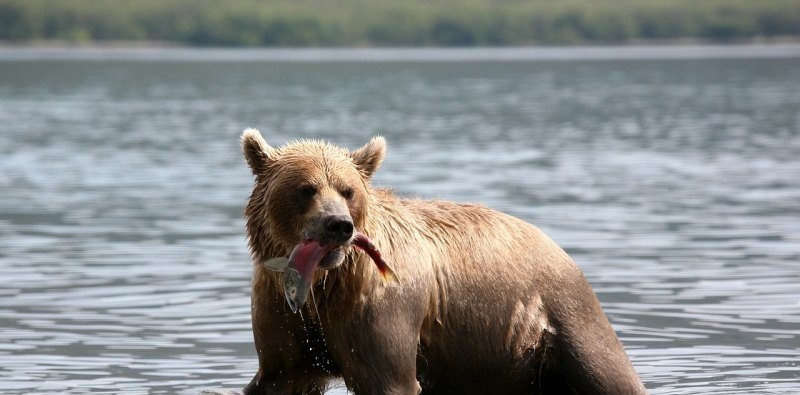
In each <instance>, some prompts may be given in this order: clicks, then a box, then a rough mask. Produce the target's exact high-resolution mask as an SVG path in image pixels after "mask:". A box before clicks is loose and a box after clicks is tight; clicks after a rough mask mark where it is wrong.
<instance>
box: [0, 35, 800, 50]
mask: <svg viewBox="0 0 800 395" xmlns="http://www.w3.org/2000/svg"><path fill="white" fill-rule="evenodd" d="M786 44H798V45H800V36H772V37H766V36H759V37H753V38H748V39H739V40H730V41H719V40H709V39H703V38H694V37H688V38H676V39H637V38H633V39H630V40H625V41H609V42H604V41H595V42H583V43H577V44H573V45H547V44H536V43H530V44H524V43H523V44H520V45H497V46H480V45H477V46H432V45H431V46H373V45H351V46H295V47H292V46H213V45H209V46H204V45H190V44H186V43H183V42H180V41H150V40H107V41H105V40H94V41H68V40H21V41H9V40H0V49H9V48H41V49H79V48H91V49H128V48H142V49H156V48H187V49H292V50H296V49H469V48H498V49H499V48H579V47H580V48H583V47H600V48H603V47H613V48H618V47H642V46H646V47H686V46H698V47H701V46H746V45H753V46H756V45H763V46H772V45H786Z"/></svg>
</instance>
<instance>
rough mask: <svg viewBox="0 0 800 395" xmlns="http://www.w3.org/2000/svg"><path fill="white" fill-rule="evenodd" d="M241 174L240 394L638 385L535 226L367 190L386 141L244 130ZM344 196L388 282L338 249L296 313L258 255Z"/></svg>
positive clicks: (482, 210) (589, 294)
mask: <svg viewBox="0 0 800 395" xmlns="http://www.w3.org/2000/svg"><path fill="white" fill-rule="evenodd" d="M241 143H242V149H243V151H244V156H245V158H246V160H247V163H248V164H249V166H250V168H251V169H252V171H253V174H254V175H255V186H254V189H253V192H252V194H251V196H250V199H249V202H248V204H247V207H246V209H245V217H246V221H247V234H248V241H249V245H250V250H251V255H252V259H253V268H254V271H253V284H252V285H253V288H252V324H253V334H254V338H255V344H256V351H257V353H258V360H259V369H258V372H257V373H256V375H255V377H254V378H253V380H252V381H251V383H250V384H249V385H248V386H247V387H246V388H245V393H247V394H321V393H324V392H325V390H326V389H327V387H328V385H329V383H330V382H331V380H333V379H336V378H342V379H344V382H345V384H346V385H347V387H348V388H349V389H350V390H351V391H353V392H354V393H356V394H409V395H411V394H417V393H419V391H422V393H424V394H490V393H497V394H500V393H502V394H532V393H553V394H560V393H579V394H642V393H646V390H645V388H644V386H643V385H642V383H641V381H640V380H639V377H638V375H637V374H636V372H635V371H634V369H633V366H632V365H631V363H630V361H629V359H628V357H627V355H626V354H625V351H624V350H623V348H622V345H621V344H620V341H619V339H618V338H617V336H616V334H615V333H614V330H613V329H612V327H611V325H610V324H609V321H608V319H607V318H606V316H605V314H604V313H603V310H602V309H601V307H600V304H599V302H598V300H597V297H596V296H595V294H594V292H593V291H592V289H591V287H590V285H589V283H588V282H587V281H586V279H585V278H584V276H583V274H582V273H581V271H580V269H579V268H578V267H577V266H576V265H575V263H574V262H573V261H572V259H571V258H570V257H569V256H568V255H567V254H566V253H565V252H564V251H563V250H562V249H561V248H560V247H558V246H557V245H556V244H555V243H554V242H553V241H552V240H551V239H550V238H549V237H547V236H546V235H545V234H544V233H542V232H541V231H540V230H539V229H538V228H536V227H534V226H533V225H530V224H528V223H526V222H524V221H522V220H519V219H517V218H514V217H511V216H509V215H506V214H503V213H500V212H497V211H494V210H491V209H489V208H486V207H483V206H480V205H473V204H456V203H451V202H447V201H431V200H421V199H404V198H400V197H397V196H395V195H394V194H393V193H392V192H390V191H388V190H383V189H375V188H373V187H372V186H371V185H370V180H371V178H372V176H373V174H374V173H375V171H376V170H377V169H378V167H380V165H381V163H382V161H383V159H384V155H385V151H386V142H385V140H384V139H383V138H381V137H375V138H373V139H372V140H371V141H370V142H369V143H367V144H366V145H365V146H363V147H361V148H359V149H357V150H355V151H353V152H350V151H348V150H346V149H344V148H340V147H337V146H335V145H332V144H329V143H326V142H321V141H316V140H300V141H296V142H293V143H289V144H287V145H284V146H282V147H280V148H273V147H271V146H269V145H268V144H267V143H266V141H264V139H263V138H262V137H261V134H260V133H259V132H258V131H257V130H255V129H248V130H246V131H245V132H244V133H243V134H242V139H241ZM331 204H338V205H340V206H341V205H344V206H343V207H346V210H348V211H349V215H350V217H351V218H352V223H353V225H354V226H355V229H356V230H357V231H360V232H362V233H364V234H365V235H367V236H368V237H370V238H371V239H372V241H373V242H374V243H375V245H376V246H377V247H378V248H379V249H380V250H381V252H382V254H383V256H384V257H385V258H386V261H387V262H389V264H390V265H391V266H392V268H393V269H394V271H395V273H396V274H397V277H398V278H399V281H398V283H396V284H384V283H383V282H382V281H381V278H380V276H379V274H378V271H377V269H376V268H375V266H374V265H373V263H372V262H371V261H370V258H369V257H368V256H367V254H365V253H364V252H362V251H360V250H358V249H356V248H353V247H352V246H348V245H345V246H342V248H341V249H340V250H338V251H337V253H338V254H340V256H336V257H331V259H330V260H332V261H334V263H335V264H334V265H332V266H330V267H326V268H325V269H328V270H322V269H318V270H317V271H316V274H315V275H314V279H313V286H312V294H311V296H309V298H308V301H307V303H306V304H305V305H304V306H303V307H302V309H301V311H299V312H298V313H296V314H295V313H292V311H291V310H290V308H289V306H288V305H287V302H286V300H285V298H284V295H283V284H282V281H281V274H280V273H276V272H272V271H270V270H268V269H266V268H265V267H264V265H263V263H264V262H266V261H267V260H269V259H270V258H274V257H286V256H288V255H289V254H290V252H291V251H292V248H293V246H295V245H297V244H298V243H300V242H302V241H303V238H304V237H306V236H304V235H305V234H306V233H304V232H307V230H304V229H305V228H304V227H308V226H310V225H308V223H309V221H310V218H311V217H312V216H313V215H317V214H315V213H318V212H320V210H322V207H328V206H329V205H331Z"/></svg>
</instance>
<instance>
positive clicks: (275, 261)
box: [264, 256, 289, 273]
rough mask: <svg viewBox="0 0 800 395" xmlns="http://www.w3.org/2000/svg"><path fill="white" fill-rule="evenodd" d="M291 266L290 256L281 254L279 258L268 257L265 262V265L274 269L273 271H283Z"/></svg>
mask: <svg viewBox="0 0 800 395" xmlns="http://www.w3.org/2000/svg"><path fill="white" fill-rule="evenodd" d="M288 266H289V258H286V257H282V256H279V257H277V258H272V259H268V260H267V261H266V262H264V267H265V268H267V269H269V270H272V271H273V272H279V273H281V272H283V271H284V270H286V268H287V267H288Z"/></svg>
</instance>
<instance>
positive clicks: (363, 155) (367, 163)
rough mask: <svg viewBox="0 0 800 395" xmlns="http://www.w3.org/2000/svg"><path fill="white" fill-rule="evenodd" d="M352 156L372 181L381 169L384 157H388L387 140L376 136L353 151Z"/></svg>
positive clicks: (354, 161)
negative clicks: (376, 172)
mask: <svg viewBox="0 0 800 395" xmlns="http://www.w3.org/2000/svg"><path fill="white" fill-rule="evenodd" d="M350 156H351V157H352V158H353V163H355V164H356V166H358V169H359V170H361V172H362V173H363V174H364V176H365V177H366V178H367V179H370V178H372V175H373V174H375V171H376V170H378V168H379V167H381V163H383V157H384V156H386V139H384V138H383V137H381V136H375V137H373V138H372V139H371V140H370V141H369V143H367V144H366V145H364V146H363V147H361V148H359V149H357V150H355V151H353V153H352V154H350Z"/></svg>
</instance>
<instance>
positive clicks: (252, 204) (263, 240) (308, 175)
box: [241, 129, 386, 269]
mask: <svg viewBox="0 0 800 395" xmlns="http://www.w3.org/2000/svg"><path fill="white" fill-rule="evenodd" d="M241 144H242V150H243V152H244V156H245V159H246V160H247V163H248V165H249V166H250V169H251V170H252V171H253V174H254V175H255V178H256V181H255V187H254V190H253V193H252V195H251V196H250V201H249V203H248V206H247V209H246V211H245V216H246V217H247V223H248V233H249V235H248V236H249V237H250V246H251V249H252V252H253V253H254V258H256V259H257V260H261V261H262V263H263V262H264V261H266V260H268V259H270V258H273V257H272V256H267V255H270V254H279V255H283V254H287V253H288V252H291V251H292V249H293V247H294V246H300V245H302V243H304V242H309V243H310V242H314V243H316V245H321V246H324V251H323V253H324V256H323V257H321V260H320V262H319V267H320V268H323V269H332V268H335V267H337V266H339V265H341V264H342V262H343V261H344V258H345V253H346V251H345V250H346V248H347V247H348V246H349V245H350V244H351V243H352V242H353V240H354V238H355V237H356V233H357V231H358V230H360V229H363V227H364V224H365V221H366V217H367V210H368V207H369V199H370V185H369V181H370V179H371V178H372V175H373V174H374V173H375V171H376V170H377V169H378V167H379V166H380V165H381V163H382V162H383V158H384V155H385V151H386V142H385V140H384V139H383V138H382V137H373V138H372V139H371V140H370V141H369V143H367V144H366V145H364V146H363V147H361V148H359V149H357V150H355V151H353V152H350V151H348V150H346V149H344V148H341V147H337V146H335V145H331V144H329V143H325V142H321V141H315V140H300V141H297V142H293V143H289V144H287V145H284V146H282V147H279V148H273V147H271V146H270V145H269V144H267V142H266V141H265V140H264V138H263V137H261V134H260V133H259V132H258V130H256V129H247V130H245V131H244V133H242V138H241ZM265 249H270V250H272V251H266V250H265ZM294 249H295V250H297V249H298V248H297V247H295V248H294Z"/></svg>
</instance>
